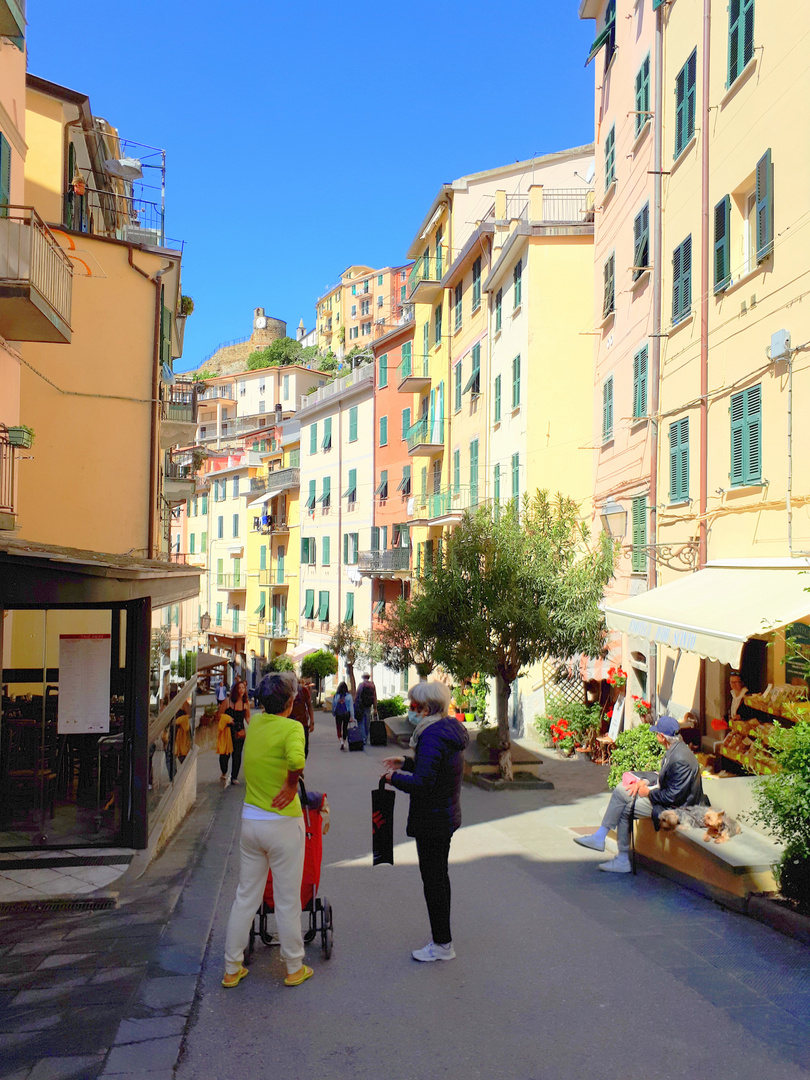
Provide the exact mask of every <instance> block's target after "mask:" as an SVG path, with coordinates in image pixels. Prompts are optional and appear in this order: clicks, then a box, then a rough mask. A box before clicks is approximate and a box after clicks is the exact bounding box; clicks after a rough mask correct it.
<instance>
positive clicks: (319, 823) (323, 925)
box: [247, 780, 332, 960]
mask: <svg viewBox="0 0 810 1080" xmlns="http://www.w3.org/2000/svg"><path fill="white" fill-rule="evenodd" d="M299 785H300V789H301V790H300V795H301V809H302V810H303V813H304V829H305V836H306V840H305V843H304V873H303V876H302V879H301V913H302V914H303V915H306V916H307V917H308V920H309V925H308V928H307V930H306V931H305V932H304V942H305V943H306V944H309V943H310V942H311V941H314V940H315V938H316V937H318V936H319V935H320V939H321V950H322V951H323V955H324V959H325V960H328V959H329V957H330V956H331V955H332V905H331V904H330V903H329V901H328V900H327V899H326V897H325V896H323V897H322V896H319V895H318V888H319V886H320V883H321V858H322V855H323V817H322V814H321V811H322V810H323V806H324V803H325V802H326V794H325V793H321V792H317V791H309V792H308V791H307V790H306V788H305V787H304V781H303V780H301V781H300V782H299ZM274 913H275V907H274V906H273V872H272V870H271V871H270V872H269V873H268V875H267V884H266V885H265V887H264V898H263V900H262V905H261V907H260V908H259V910H258V911H257V912H256V915H255V916H254V919H253V923H252V925H251V927H250V940H249V942H248V949H247V956H248V959H249V958H250V957H251V956H252V954H253V949H254V947H255V945H256V937H257V936H258V937H259V938H260V939H261V941H262V943H263V944H264V945H278V944H279V941H278V936H277V935H276V934H274V932H273V927H272V924H271V922H270V918H269V917H270V916H271V915H273V914H274Z"/></svg>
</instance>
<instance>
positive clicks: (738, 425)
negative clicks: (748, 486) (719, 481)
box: [729, 393, 746, 484]
mask: <svg viewBox="0 0 810 1080" xmlns="http://www.w3.org/2000/svg"><path fill="white" fill-rule="evenodd" d="M729 412H730V413H731V470H730V471H729V480H730V481H731V483H732V484H742V483H743V482H744V479H743V478H744V476H745V455H744V440H745V412H746V410H745V394H744V393H743V394H734V395H733V396H732V398H731V407H730V409H729Z"/></svg>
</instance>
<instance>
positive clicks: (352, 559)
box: [343, 533, 360, 566]
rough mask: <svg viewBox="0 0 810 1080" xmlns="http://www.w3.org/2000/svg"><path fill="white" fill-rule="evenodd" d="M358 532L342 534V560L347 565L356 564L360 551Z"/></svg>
mask: <svg viewBox="0 0 810 1080" xmlns="http://www.w3.org/2000/svg"><path fill="white" fill-rule="evenodd" d="M359 541H360V533H344V534H343V562H344V563H345V564H346V565H347V566H356V565H357V556H358V553H359V551H360V542H359Z"/></svg>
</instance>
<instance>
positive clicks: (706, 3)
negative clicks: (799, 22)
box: [698, 0, 712, 570]
mask: <svg viewBox="0 0 810 1080" xmlns="http://www.w3.org/2000/svg"><path fill="white" fill-rule="evenodd" d="M711 7H712V5H711V0H703V103H702V113H703V124H702V128H703V130H702V131H701V143H700V158H701V185H700V510H699V515H700V516H699V519H698V520H699V522H700V525H699V533H698V569H699V570H702V569H703V567H704V566H705V565H706V560H707V557H708V526H707V521H706V508H707V503H708V491H709V454H708V445H707V443H708V435H709V291H710V278H709V92H710V81H709V55H710V48H711V19H712V15H711Z"/></svg>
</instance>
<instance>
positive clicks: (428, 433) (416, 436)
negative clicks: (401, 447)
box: [407, 416, 444, 455]
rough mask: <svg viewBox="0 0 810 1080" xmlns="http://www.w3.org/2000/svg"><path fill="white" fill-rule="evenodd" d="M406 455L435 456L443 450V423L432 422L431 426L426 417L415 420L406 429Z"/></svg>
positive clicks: (438, 421) (440, 421) (441, 421)
mask: <svg viewBox="0 0 810 1080" xmlns="http://www.w3.org/2000/svg"><path fill="white" fill-rule="evenodd" d="M407 441H408V453H409V454H411V455H413V454H435V453H437V452H438V451H440V450H443V449H444V421H443V420H441V419H439V420H434V421H433V423H432V424H431V422H430V420H429V418H428V417H427V416H423V417H422V419H421V420H417V421H416V423H415V424H413V425H412V426H411V427H410V428H409V429H408V439H407Z"/></svg>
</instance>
